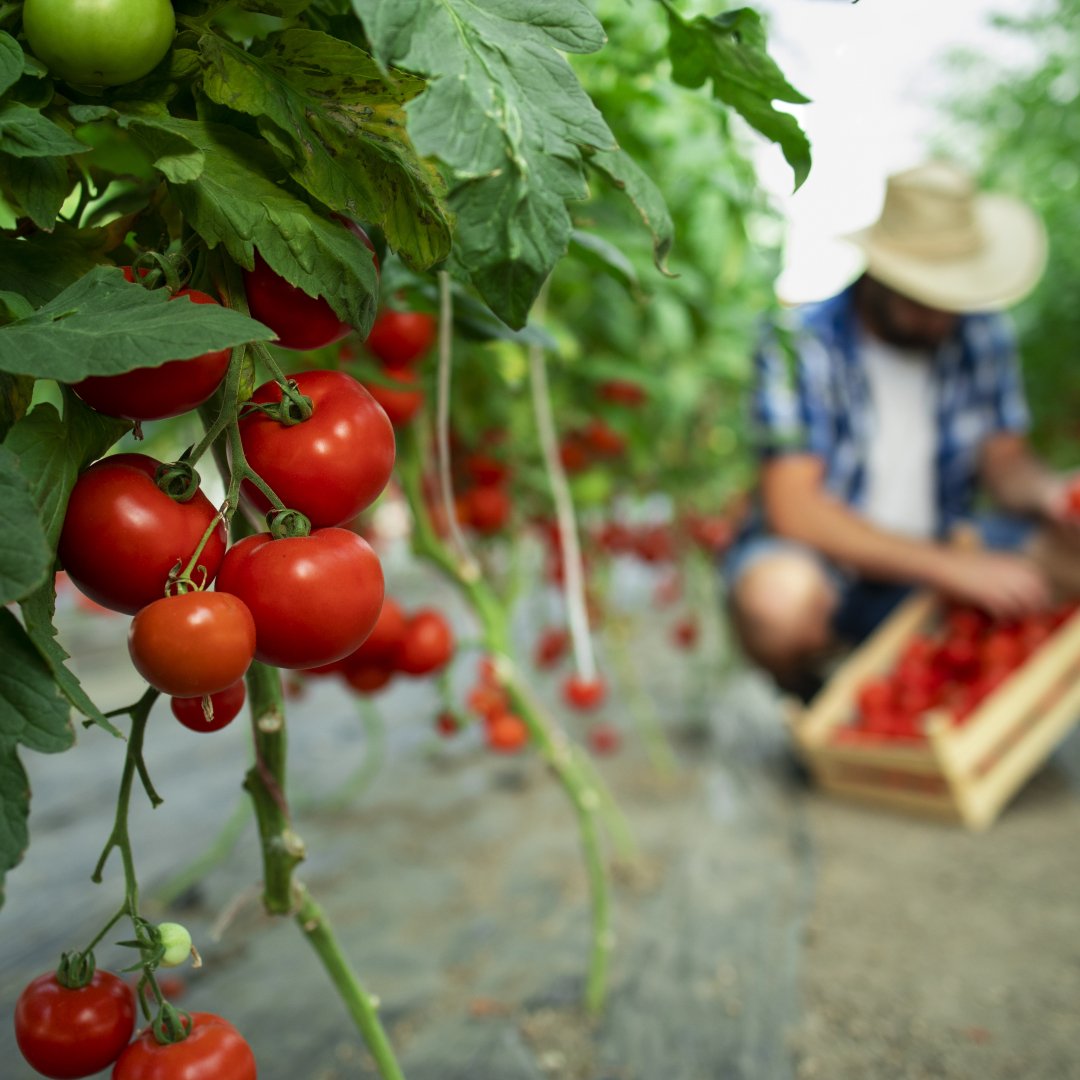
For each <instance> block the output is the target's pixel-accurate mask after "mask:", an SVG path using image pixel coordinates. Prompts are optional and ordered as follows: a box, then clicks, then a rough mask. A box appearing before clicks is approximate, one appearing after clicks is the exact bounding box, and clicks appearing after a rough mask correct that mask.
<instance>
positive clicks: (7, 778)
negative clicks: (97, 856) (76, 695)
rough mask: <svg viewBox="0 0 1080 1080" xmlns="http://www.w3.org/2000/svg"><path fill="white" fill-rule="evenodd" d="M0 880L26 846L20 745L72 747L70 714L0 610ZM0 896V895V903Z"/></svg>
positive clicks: (26, 789)
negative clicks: (19, 755)
mask: <svg viewBox="0 0 1080 1080" xmlns="http://www.w3.org/2000/svg"><path fill="white" fill-rule="evenodd" d="M0 656H3V658H4V662H3V664H0V878H2V877H3V876H4V875H5V874H6V873H7V871H8V870H10V869H11V868H12V867H13V866H16V865H17V864H18V863H19V862H20V861H21V859H22V857H23V854H24V853H25V851H26V848H27V845H28V844H29V842H30V836H29V831H28V829H27V826H26V822H27V817H28V816H29V812H30V783H29V780H28V779H27V776H26V770H25V769H24V768H23V766H22V762H21V761H19V757H18V748H19V746H20V745H22V746H25V747H27V748H28V749H30V750H37V751H38V752H40V753H44V754H55V753H58V752H59V751H61V750H66V749H67V748H68V747H69V746H71V745H72V743H73V742H74V741H75V733H74V731H73V729H72V727H71V709H70V706H69V705H68V703H67V701H66V700H65V699H64V698H63V697H62V696H61V695H60V693H59V689H58V687H57V685H56V683H55V682H54V681H53V677H52V674H51V673H50V671H49V668H48V666H47V665H46V663H45V661H44V660H43V659H42V658H41V656H40V655H39V654H38V652H37V650H36V649H35V648H34V645H33V643H32V642H31V641H30V638H29V637H28V636H27V633H26V631H25V630H24V629H23V628H22V627H21V626H20V625H19V622H18V620H17V619H16V618H15V616H14V615H12V613H11V612H10V611H8V610H6V609H4V610H0ZM2 900H3V893H2V891H0V902H2Z"/></svg>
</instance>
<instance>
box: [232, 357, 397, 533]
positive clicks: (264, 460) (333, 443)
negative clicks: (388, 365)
mask: <svg viewBox="0 0 1080 1080" xmlns="http://www.w3.org/2000/svg"><path fill="white" fill-rule="evenodd" d="M295 382H296V385H297V389H299V391H300V393H301V394H303V395H305V396H306V397H309V398H310V399H311V403H312V413H311V416H310V417H308V419H307V420H302V421H300V422H299V423H296V424H292V425H288V424H280V423H278V422H277V421H276V420H274V419H271V418H270V417H269V416H267V415H265V414H264V413H261V412H253V413H250V414H248V415H247V416H244V417H243V418H242V419H241V420H240V438H241V441H242V442H243V444H244V454H245V455H246V457H247V460H248V464H249V465H250V466H251V467H252V468H253V469H254V470H255V471H256V472H257V473H258V474H259V475H260V476H261V477H262V478H263V479H264V480H265V481H266V482H267V483H268V484H269V485H270V487H271V488H273V489H274V491H275V492H276V493H277V495H278V497H279V498H280V499H281V501H282V502H283V503H284V504H285V505H286V506H288V507H290V508H291V509H293V510H299V511H300V512H301V513H302V514H304V515H306V516H307V517H308V518H309V519H310V521H311V524H312V526H313V527H314V528H316V529H319V528H324V527H327V526H331V525H341V524H342V523H343V522H346V521H349V520H351V519H352V518H354V517H356V515H357V514H358V513H360V511H361V510H363V509H364V507H365V506H368V505H370V504H371V503H372V502H374V501H375V499H376V497H377V496H378V495H379V493H380V492H381V491H382V489H383V488H384V487H386V484H387V481H388V480H389V479H390V473H391V472H392V471H393V468H394V429H393V428H392V427H391V426H390V421H389V420H387V418H386V413H384V412H383V410H382V409H381V408H379V406H378V405H377V404H376V403H375V399H374V398H373V397H372V396H371V395H370V394H369V393H368V392H367V391H366V390H365V389H364V388H363V387H362V386H361V385H360V384H359V383H358V382H357V381H356V380H355V379H354V378H353V377H352V376H351V375H346V374H345V372H343V371H305V372H302V373H301V374H299V375H297V376H295ZM251 400H252V401H253V402H256V403H259V404H264V405H268V404H275V403H277V402H279V401H281V387H280V386H279V385H278V384H277V383H276V382H274V381H273V380H271V381H270V382H267V383H263V385H262V386H260V387H259V388H258V390H256V391H255V393H254V394H252V395H251ZM244 490H245V494H247V496H248V497H249V498H250V499H251V501H252V502H253V503H255V505H256V506H258V507H259V509H260V510H262V511H263V512H264V513H265V512H266V511H267V510H269V509H270V504H269V502H267V500H266V499H265V498H264V497H263V495H262V494H261V493H260V492H258V491H256V490H255V489H254V488H252V487H250V485H245V489H244Z"/></svg>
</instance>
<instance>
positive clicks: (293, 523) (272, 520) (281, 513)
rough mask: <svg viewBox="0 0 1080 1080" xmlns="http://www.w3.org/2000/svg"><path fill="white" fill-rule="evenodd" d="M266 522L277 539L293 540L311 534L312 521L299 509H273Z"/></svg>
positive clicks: (271, 533)
mask: <svg viewBox="0 0 1080 1080" xmlns="http://www.w3.org/2000/svg"><path fill="white" fill-rule="evenodd" d="M266 524H267V526H268V527H269V529H270V535H271V536H272V537H273V538H274V539H275V540H291V539H295V538H296V537H298V536H310V535H311V521H310V519H309V518H307V517H305V515H303V514H301V513H300V511H299V510H271V511H270V513H269V514H267V515H266Z"/></svg>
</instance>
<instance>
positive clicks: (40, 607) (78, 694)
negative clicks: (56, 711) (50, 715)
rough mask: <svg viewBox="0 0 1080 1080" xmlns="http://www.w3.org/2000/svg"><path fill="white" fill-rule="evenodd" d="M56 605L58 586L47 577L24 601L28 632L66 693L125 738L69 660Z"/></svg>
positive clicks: (99, 722)
mask: <svg viewBox="0 0 1080 1080" xmlns="http://www.w3.org/2000/svg"><path fill="white" fill-rule="evenodd" d="M55 606H56V589H55V584H54V581H53V580H47V581H46V582H45V584H44V585H42V586H41V588H40V589H38V590H37V591H36V592H34V593H32V594H31V595H30V596H28V597H27V598H26V599H25V600H23V601H22V602H21V603H20V605H19V607H20V609H21V611H22V614H23V623H24V625H25V627H26V633H27V636H28V637H29V638H30V640H31V641H32V642H33V644H34V648H36V649H37V651H38V653H39V654H40V655H41V658H42V659H43V660H44V661H45V663H46V664H47V665H48V667H49V670H50V671H51V672H52V676H53V678H54V679H55V680H56V685H57V686H58V687H59V689H60V692H61V693H62V694H63V695H64V697H66V698H67V700H68V701H69V702H70V703H71V704H72V705H73V706H74V707H75V708H76V709H78V710H79V712H80V713H82V715H83V716H85V717H86V718H87V719H89V720H92V721H93V722H94V723H95V724H97V726H98V727H100V728H104V729H105V731H107V732H109V734H110V735H115V736H116V737H117V738H123V735H122V733H121V732H120V731H119V729H118V728H116V727H114V726H113V724H112V723H111V722H110V721H109V719H108V718H107V717H106V716H105V714H104V713H103V712H102V711H101V710H100V709H99V708H98V707H97V706H96V705H95V704H94V703H93V701H91V700H90V697H89V696H88V694H87V693H86V691H85V690H84V689H83V688H82V683H80V682H79V680H78V679H77V678H76V677H75V674H74V672H72V671H71V669H70V668H69V667H68V666H67V664H66V663H65V661H67V660H69V659H70V656H69V655H68V653H67V652H66V651H65V650H64V648H63V647H62V646H61V645H60V642H58V641H57V640H56V627H55V626H53V612H54V609H55Z"/></svg>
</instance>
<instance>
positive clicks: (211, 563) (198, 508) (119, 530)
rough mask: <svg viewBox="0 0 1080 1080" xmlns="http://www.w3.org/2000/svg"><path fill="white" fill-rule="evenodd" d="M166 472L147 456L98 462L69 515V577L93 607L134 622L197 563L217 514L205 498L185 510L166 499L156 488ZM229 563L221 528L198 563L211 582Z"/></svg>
mask: <svg viewBox="0 0 1080 1080" xmlns="http://www.w3.org/2000/svg"><path fill="white" fill-rule="evenodd" d="M160 464H161V463H160V462H158V461H155V460H154V459H153V458H150V457H147V456H146V455H145V454H115V455H113V456H112V457H106V458H102V459H101V460H100V461H96V462H94V464H93V465H91V466H90V468H88V469H87V470H86V471H85V472H83V473H82V475H81V476H80V477H79V479H78V480H77V481H76V482H75V487H74V488H73V489H72V492H71V497H70V498H69V499H68V505H67V510H66V512H65V514H64V525H63V528H62V530H61V533H60V545H59V551H58V553H59V555H60V561H61V562H62V563H63V565H64V569H65V570H66V571H67V573H68V577H69V578H71V580H72V581H73V582H74V583H75V584H76V585H77V586H78V587H79V589H81V590H82V592H84V593H86V595H87V596H89V597H90V599H91V600H94V601H95V602H96V603H99V604H101V605H102V606H103V607H107V608H111V609H112V610H113V611H123V612H126V613H127V614H128V615H134V614H135V612H136V611H138V610H139V609H140V608H143V607H145V606H146V605H147V604H149V603H152V602H153V601H154V600H158V599H160V598H161V597H162V596H164V595H165V585H166V583H167V582H168V579H169V572H170V571H171V570H172V569H173V568H174V567H175V566H176V565H177V564H178V563H180V564H181V565H182V564H185V563H186V562H187V561H188V559H190V558H191V555H192V553H193V552H194V551H195V549H196V548H197V547H198V545H199V541H200V540H201V539H202V536H203V534H204V533H205V532H206V530H207V529H208V528H209V527H210V523H211V522H212V521H213V520H214V514H215V513H216V511H215V510H214V507H213V505H212V504H211V503H210V500H209V499H207V497H206V496H205V495H204V494H203V493H202V491H201V490H200V491H196V493H195V495H194V497H193V498H191V499H189V500H188V501H187V502H184V503H180V502H176V500H174V499H172V498H170V497H169V496H168V495H166V494H165V492H164V491H162V490H161V489H160V488H159V487H158V486H157V484H155V483H154V473H155V471H156V470H157V467H158V465H160ZM224 555H225V524H224V522H222V523H220V524H219V526H218V527H217V528H216V529H215V530H214V531H213V533H211V535H210V539H209V540H208V541H207V543H206V546H205V547H204V548H203V551H202V555H201V557H200V558H199V565H200V566H203V567H205V569H206V580H207V581H212V580H213V579H214V575H215V574H216V573H217V569H218V566H219V565H220V564H221V560H222V558H223V557H224ZM200 583H201V582H200Z"/></svg>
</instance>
